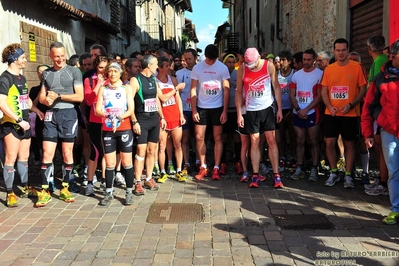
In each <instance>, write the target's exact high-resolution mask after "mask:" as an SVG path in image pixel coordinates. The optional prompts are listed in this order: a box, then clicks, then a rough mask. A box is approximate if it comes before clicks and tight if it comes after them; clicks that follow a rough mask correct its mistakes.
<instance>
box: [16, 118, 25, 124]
mask: <svg viewBox="0 0 399 266" xmlns="http://www.w3.org/2000/svg"><path fill="white" fill-rule="evenodd" d="M16 121H17V123H21V122H22V121H24V120H23V119H22V118H21V117H18V119H17V120H16Z"/></svg>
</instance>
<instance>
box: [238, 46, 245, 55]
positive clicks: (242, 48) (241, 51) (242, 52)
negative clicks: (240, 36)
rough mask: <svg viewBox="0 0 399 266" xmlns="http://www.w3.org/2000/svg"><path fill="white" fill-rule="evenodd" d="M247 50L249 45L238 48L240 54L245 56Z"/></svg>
mask: <svg viewBox="0 0 399 266" xmlns="http://www.w3.org/2000/svg"><path fill="white" fill-rule="evenodd" d="M246 50H247V47H241V48H240V50H238V54H240V55H242V56H244V55H245V51H246Z"/></svg>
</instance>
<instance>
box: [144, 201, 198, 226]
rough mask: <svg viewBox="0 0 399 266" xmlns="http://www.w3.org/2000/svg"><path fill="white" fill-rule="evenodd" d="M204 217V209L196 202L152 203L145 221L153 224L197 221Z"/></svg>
mask: <svg viewBox="0 0 399 266" xmlns="http://www.w3.org/2000/svg"><path fill="white" fill-rule="evenodd" d="M203 218H204V209H203V208H202V205H201V204H197V203H154V204H152V205H151V207H150V211H149V213H148V216H147V222H148V223H153V224H177V223H197V222H200V221H202V219H203Z"/></svg>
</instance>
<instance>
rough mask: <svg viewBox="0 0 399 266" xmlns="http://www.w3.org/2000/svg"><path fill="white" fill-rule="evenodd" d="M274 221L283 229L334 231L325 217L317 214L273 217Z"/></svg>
mask: <svg viewBox="0 0 399 266" xmlns="http://www.w3.org/2000/svg"><path fill="white" fill-rule="evenodd" d="M274 220H275V221H276V224H277V225H278V226H280V227H282V228H284V229H292V230H304V229H334V225H333V224H332V223H331V222H330V220H328V219H327V217H326V216H324V215H318V214H306V215H305V214H290V215H289V214H287V215H275V216H274Z"/></svg>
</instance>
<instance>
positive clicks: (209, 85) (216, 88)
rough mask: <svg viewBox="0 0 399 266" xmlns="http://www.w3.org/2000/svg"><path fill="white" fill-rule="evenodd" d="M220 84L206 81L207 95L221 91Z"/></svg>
mask: <svg viewBox="0 0 399 266" xmlns="http://www.w3.org/2000/svg"><path fill="white" fill-rule="evenodd" d="M219 89H220V88H219V85H218V84H214V83H204V90H205V94H206V95H212V96H213V95H216V94H217V93H218V91H219Z"/></svg>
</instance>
